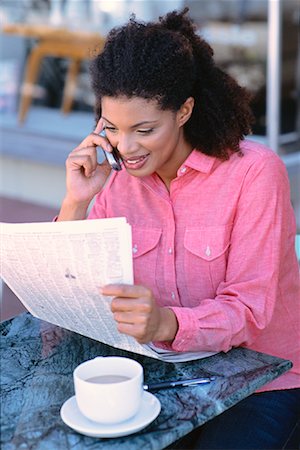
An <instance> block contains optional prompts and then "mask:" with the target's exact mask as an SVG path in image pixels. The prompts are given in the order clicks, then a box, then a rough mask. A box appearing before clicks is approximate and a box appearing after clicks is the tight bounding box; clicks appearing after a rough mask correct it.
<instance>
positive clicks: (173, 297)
mask: <svg viewBox="0 0 300 450" xmlns="http://www.w3.org/2000/svg"><path fill="white" fill-rule="evenodd" d="M171 297H172V300H175V297H176V296H175V292H171Z"/></svg>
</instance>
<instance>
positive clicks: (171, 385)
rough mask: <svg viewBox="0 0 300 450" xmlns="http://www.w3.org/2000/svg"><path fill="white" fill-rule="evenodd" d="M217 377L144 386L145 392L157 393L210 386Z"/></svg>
mask: <svg viewBox="0 0 300 450" xmlns="http://www.w3.org/2000/svg"><path fill="white" fill-rule="evenodd" d="M215 379H216V377H202V378H191V379H189V380H180V381H163V382H161V383H154V384H144V386H143V387H144V390H145V391H156V390H158V389H169V388H174V387H184V386H195V385H197V384H208V383H211V382H212V381H214V380H215Z"/></svg>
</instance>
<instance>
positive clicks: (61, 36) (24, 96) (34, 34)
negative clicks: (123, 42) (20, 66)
mask: <svg viewBox="0 0 300 450" xmlns="http://www.w3.org/2000/svg"><path fill="white" fill-rule="evenodd" d="M2 32H4V33H7V34H17V35H20V36H24V37H28V38H34V39H36V45H35V46H34V48H33V49H32V50H31V52H30V54H29V56H28V59H27V62H26V67H25V75H24V79H23V83H22V88H21V98H20V105H19V114H18V116H19V122H20V123H22V122H24V120H25V118H26V115H27V113H28V110H29V108H30V105H31V102H32V98H33V93H34V86H35V84H36V82H37V79H38V75H39V71H40V67H41V63H42V60H43V58H45V57H47V56H52V57H57V58H66V59H69V60H70V65H69V69H68V73H67V78H66V81H65V86H64V92H63V101H62V111H63V112H64V113H65V114H67V113H69V112H70V111H71V108H72V104H73V100H74V94H75V90H76V82H77V76H78V73H79V70H80V64H81V62H82V61H83V60H86V59H89V58H91V57H93V56H95V55H96V54H97V53H99V52H100V51H101V50H102V48H103V46H104V38H103V36H101V35H100V34H99V33H93V32H86V31H79V30H76V31H75V30H69V29H67V28H57V27H53V26H49V25H38V24H19V23H16V24H6V25H4V26H3V27H2Z"/></svg>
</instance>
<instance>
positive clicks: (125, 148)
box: [117, 135, 136, 156]
mask: <svg viewBox="0 0 300 450" xmlns="http://www.w3.org/2000/svg"><path fill="white" fill-rule="evenodd" d="M135 147H136V144H135V142H134V140H133V139H132V137H130V136H125V135H123V136H119V140H118V143H117V149H118V151H119V152H120V153H121V155H123V156H125V155H129V154H131V153H133V152H134V151H135Z"/></svg>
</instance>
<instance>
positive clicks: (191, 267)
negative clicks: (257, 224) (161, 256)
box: [184, 225, 231, 296]
mask: <svg viewBox="0 0 300 450" xmlns="http://www.w3.org/2000/svg"><path fill="white" fill-rule="evenodd" d="M230 232H231V226H230V225H227V226H218V227H199V228H187V229H186V231H185V235H184V248H185V257H184V266H185V270H186V275H187V281H188V285H189V287H190V289H193V286H194V285H196V286H197V285H199V283H200V284H201V286H202V288H203V287H204V286H205V287H206V291H207V295H210V296H212V295H215V293H216V290H217V287H218V285H219V284H220V282H222V281H224V280H225V276H226V266H227V257H228V252H229V246H230ZM196 289H197V288H196Z"/></svg>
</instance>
